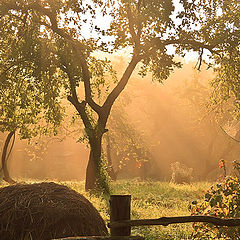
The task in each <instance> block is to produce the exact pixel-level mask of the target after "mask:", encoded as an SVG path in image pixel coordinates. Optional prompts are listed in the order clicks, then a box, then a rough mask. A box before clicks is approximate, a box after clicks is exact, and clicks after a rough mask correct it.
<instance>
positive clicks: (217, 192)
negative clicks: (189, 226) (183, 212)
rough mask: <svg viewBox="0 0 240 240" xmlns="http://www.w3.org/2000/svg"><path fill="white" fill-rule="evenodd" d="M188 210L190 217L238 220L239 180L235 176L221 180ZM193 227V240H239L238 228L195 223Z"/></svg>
mask: <svg viewBox="0 0 240 240" xmlns="http://www.w3.org/2000/svg"><path fill="white" fill-rule="evenodd" d="M221 161H222V160H221ZM222 166H223V164H220V166H219V167H220V168H223V167H222ZM236 166H239V164H238V163H237V162H235V163H234V168H235V169H236ZM236 170H238V169H236ZM224 172H226V171H225V170H224ZM190 209H191V211H192V215H208V216H215V217H220V218H224V219H227V218H239V217H240V179H239V178H238V177H237V176H226V177H224V178H222V179H221V181H220V182H218V183H217V184H215V185H213V186H212V187H211V188H210V189H209V190H208V191H207V192H206V194H205V199H204V200H203V202H201V203H197V202H196V201H195V202H193V203H192V204H191V205H190ZM193 226H194V233H193V237H194V239H240V238H239V236H240V227H222V226H215V225H213V224H206V223H201V224H199V223H195V224H194V225H193Z"/></svg>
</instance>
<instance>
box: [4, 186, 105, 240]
mask: <svg viewBox="0 0 240 240" xmlns="http://www.w3.org/2000/svg"><path fill="white" fill-rule="evenodd" d="M106 235H107V228H106V225H105V223H104V221H103V219H102V217H101V216H100V214H99V213H98V211H97V210H96V208H94V206H93V205H92V204H91V203H90V202H89V201H88V200H87V199H86V198H85V197H83V196H82V195H81V194H79V193H77V192H76V191H74V190H72V189H70V188H68V187H66V186H63V185H59V184H56V183H53V182H43V183H35V184H16V185H11V186H7V187H4V188H0V239H1V240H48V239H53V238H62V237H74V236H106Z"/></svg>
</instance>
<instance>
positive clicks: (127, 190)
mask: <svg viewBox="0 0 240 240" xmlns="http://www.w3.org/2000/svg"><path fill="white" fill-rule="evenodd" d="M64 184H66V185H68V186H69V187H71V188H73V189H75V190H76V191H78V192H80V193H82V194H83V195H85V196H86V197H87V198H88V199H90V201H91V202H92V203H93V204H94V206H95V207H96V208H97V209H98V211H99V212H100V213H101V215H102V217H103V218H104V220H106V222H107V221H108V220H109V206H108V203H107V202H106V201H104V200H103V199H100V198H97V197H94V196H90V195H89V194H88V193H86V192H85V191H84V185H83V182H81V183H79V182H64ZM211 185H212V184H211V183H209V182H196V183H193V184H182V185H178V184H174V183H169V182H152V181H144V182H142V181H137V180H120V181H117V182H113V183H112V184H111V186H112V194H131V195H132V206H131V213H132V216H131V218H132V219H144V218H145V219H147V218H159V217H163V216H165V217H170V216H181V215H189V214H190V212H189V210H188V206H189V204H190V203H191V202H192V201H194V200H201V199H202V198H203V197H204V194H205V193H204V191H205V190H207V189H208V188H209V187H210V186H211ZM191 233H192V224H191V223H190V224H173V225H170V226H168V227H163V226H156V227H155V226H154V227H149V226H147V227H134V228H133V230H132V235H141V236H144V237H145V238H146V240H153V239H154V240H157V239H192V238H191Z"/></svg>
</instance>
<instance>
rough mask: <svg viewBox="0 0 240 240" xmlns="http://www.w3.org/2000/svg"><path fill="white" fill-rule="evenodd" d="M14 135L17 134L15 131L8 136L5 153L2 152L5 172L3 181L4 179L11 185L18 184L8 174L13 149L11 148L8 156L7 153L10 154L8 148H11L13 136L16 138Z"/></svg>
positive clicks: (4, 148)
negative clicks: (8, 162)
mask: <svg viewBox="0 0 240 240" xmlns="http://www.w3.org/2000/svg"><path fill="white" fill-rule="evenodd" d="M14 134H15V131H11V132H10V133H9V134H8V136H7V138H6V141H5V143H4V147H3V152H2V171H3V179H4V180H5V181H6V182H8V183H10V184H13V183H16V182H15V181H14V180H13V179H12V178H11V177H10V175H9V172H8V168H7V160H8V158H9V155H10V153H11V150H12V147H11V149H10V150H9V153H8V154H7V152H8V147H9V144H10V141H11V138H12V137H13V136H15V135H14ZM13 144H14V140H13V143H12V146H13Z"/></svg>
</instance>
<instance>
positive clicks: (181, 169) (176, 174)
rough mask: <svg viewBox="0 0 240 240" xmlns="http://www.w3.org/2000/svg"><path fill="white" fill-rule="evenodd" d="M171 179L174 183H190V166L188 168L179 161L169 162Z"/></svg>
mask: <svg viewBox="0 0 240 240" xmlns="http://www.w3.org/2000/svg"><path fill="white" fill-rule="evenodd" d="M171 170H172V179H171V181H172V182H174V183H190V182H191V180H192V171H193V169H192V168H188V167H186V166H184V165H183V164H181V163H180V162H174V163H171Z"/></svg>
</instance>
